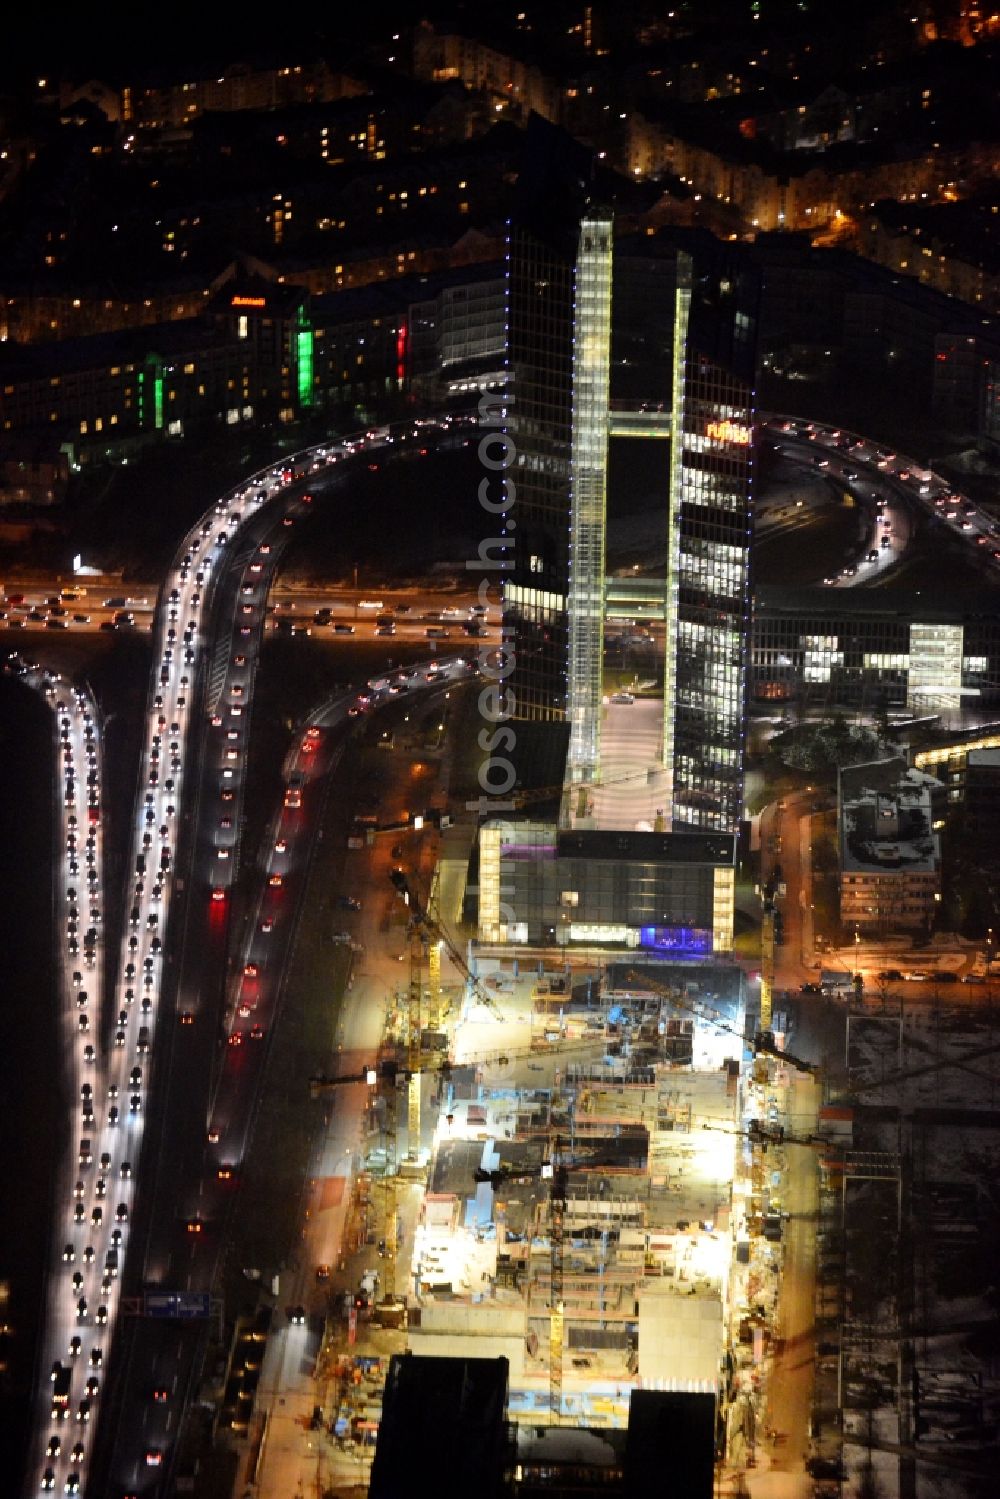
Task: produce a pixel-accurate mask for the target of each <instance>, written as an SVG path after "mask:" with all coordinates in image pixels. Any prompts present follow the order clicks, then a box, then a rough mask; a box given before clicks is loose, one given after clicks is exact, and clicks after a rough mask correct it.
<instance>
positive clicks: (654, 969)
mask: <svg viewBox="0 0 1000 1499" xmlns="http://www.w3.org/2000/svg"><path fill="white" fill-rule="evenodd" d="M393 879H394V883H395V884H396V887H397V891H398V894H399V896H400V898H401V899H402V900H403V901H404V902H405V903H406V906H407V912H408V931H409V939H410V976H409V984H408V987H407V989H406V990H405V992H404V991H400V992H399V994H398V995H397V996H396V998H395V1001H394V1002H393V1003H391V1004H390V1006H389V1009H388V1013H387V1022H386V1029H385V1034H384V1040H383V1043H382V1046H381V1048H380V1052H379V1055H378V1058H377V1061H376V1064H375V1067H374V1069H373V1077H374V1075H377V1082H376V1084H375V1086H374V1087H373V1089H372V1102H371V1106H370V1111H369V1118H368V1132H367V1145H366V1150H365V1156H364V1169H363V1170H362V1171H360V1172H359V1173H358V1175H357V1177H356V1179H355V1182H354V1207H355V1211H354V1215H353V1218H352V1220H351V1223H350V1224H349V1229H348V1235H347V1238H348V1250H350V1249H351V1248H353V1249H354V1250H355V1252H356V1253H357V1254H358V1255H359V1256H360V1257H361V1258H363V1256H364V1249H365V1247H366V1246H370V1245H371V1244H372V1243H374V1245H375V1250H376V1256H377V1259H376V1263H377V1271H376V1272H375V1274H374V1275H372V1273H371V1272H369V1273H368V1276H367V1278H366V1279H365V1280H364V1285H365V1287H366V1288H367V1291H366V1292H365V1293H364V1294H362V1295H361V1296H360V1297H355V1298H353V1300H352V1301H351V1306H350V1308H349V1309H348V1308H347V1306H346V1300H345V1311H346V1313H347V1316H348V1318H349V1320H350V1327H349V1338H348V1343H349V1346H351V1347H353V1348H355V1349H356V1350H357V1352H358V1353H359V1354H364V1355H375V1354H377V1353H378V1352H379V1351H381V1353H382V1354H385V1353H387V1352H389V1351H394V1350H398V1349H401V1348H404V1347H405V1348H406V1349H407V1350H409V1351H410V1352H411V1353H412V1354H413V1355H415V1356H421V1355H424V1356H430V1357H434V1358H440V1359H447V1360H454V1359H468V1358H477V1359H484V1358H487V1359H489V1358H497V1359H499V1358H502V1359H504V1360H506V1365H507V1368H508V1371H509V1376H508V1377H509V1411H510V1416H511V1417H512V1418H516V1419H518V1420H523V1421H528V1422H531V1423H533V1424H534V1425H536V1426H552V1425H556V1426H564V1427H580V1428H590V1429H593V1428H605V1429H608V1430H613V1429H615V1428H623V1427H625V1426H626V1425H627V1423H628V1419H629V1407H630V1400H631V1397H632V1395H633V1393H634V1392H635V1391H636V1390H639V1389H642V1390H647V1391H650V1390H653V1391H669V1392H698V1393H701V1394H703V1395H706V1396H708V1397H710V1398H711V1399H712V1400H713V1402H714V1407H715V1411H716V1429H715V1438H714V1444H713V1449H714V1450H713V1456H714V1457H715V1458H716V1459H717V1460H718V1459H723V1460H724V1459H725V1458H726V1457H727V1455H729V1456H731V1457H732V1459H733V1460H734V1461H736V1462H738V1463H740V1464H745V1463H750V1464H752V1463H753V1462H754V1461H755V1456H754V1454H755V1452H756V1449H757V1447H758V1444H759V1443H760V1442H761V1441H762V1438H763V1432H764V1430H765V1426H766V1420H765V1403H766V1379H765V1371H766V1366H767V1361H768V1358H769V1356H770V1354H771V1352H772V1349H773V1344H774V1338H775V1331H774V1328H775V1315H776V1305H777V1297H778V1287H779V1279H780V1276H779V1272H780V1268H781V1252H782V1226H783V1222H784V1221H785V1220H786V1218H787V1216H788V1212H787V1209H786V1207H785V1204H784V1200H783V1181H784V1162H785V1157H786V1153H787V1152H788V1151H789V1149H791V1148H794V1146H795V1145H796V1144H797V1143H801V1145H802V1146H804V1147H807V1149H806V1153H807V1154H808V1155H809V1157H810V1159H812V1158H814V1157H815V1155H816V1153H817V1152H816V1150H815V1148H814V1147H815V1146H817V1145H818V1144H819V1143H820V1135H819V1133H817V1129H818V1127H819V1114H820V1090H819V1088H818V1087H817V1086H816V1084H815V1081H814V1078H813V1073H814V1070H815V1069H814V1068H813V1067H812V1066H811V1065H810V1064H807V1063H805V1062H800V1061H799V1060H798V1059H797V1058H794V1057H791V1056H790V1055H789V1054H788V1052H787V1051H786V1050H784V1049H783V1037H782V1035H781V1033H780V1032H777V1033H775V1032H774V1031H773V1030H771V1029H770V1028H769V1029H767V1030H763V1029H761V1024H760V1005H759V998H758V997H757V996H756V994H755V995H754V997H753V1003H752V1006H749V1005H748V993H747V984H746V980H745V977H744V975H743V973H742V972H741V970H740V969H739V968H738V967H737V966H735V965H732V964H726V963H713V962H706V963H702V964H697V965H693V964H680V963H678V964H669V963H662V962H661V963H650V962H649V961H648V960H647V959H645V958H644V959H643V961H642V963H641V965H639V966H636V965H630V964H629V963H628V962H626V961H624V960H623V961H619V962H616V963H612V964H608V963H607V961H606V955H604V958H603V959H601V958H600V955H598V954H574V961H573V963H572V964H566V965H564V966H560V967H559V968H558V969H557V970H556V969H553V968H551V967H549V968H546V966H545V963H544V962H543V961H541V960H538V959H536V960H534V961H533V962H532V961H526V959H525V955H524V954H523V952H522V953H521V954H520V955H519V956H516V957H513V956H511V955H509V954H505V953H504V952H502V951H494V952H487V951H480V952H478V953H477V955H476V958H475V960H474V961H475V972H473V970H472V968H471V967H470V966H469V963H468V961H467V960H466V957H465V956H464V955H463V954H462V953H461V952H459V951H458V949H457V948H456V946H455V944H454V943H453V942H452V941H451V940H450V938H449V937H448V936H447V934H446V933H445V931H444V930H443V928H442V926H441V925H440V923H439V922H438V921H437V920H436V919H435V917H434V916H433V915H432V914H431V912H430V911H429V910H427V909H425V907H424V906H423V904H422V903H421V901H420V899H419V897H418V896H417V894H416V893H415V892H414V890H413V889H412V888H410V885H409V884H408V882H407V879H406V876H405V875H403V874H402V873H401V872H397V873H396V874H395V875H394V876H393ZM442 957H443V958H444V962H445V965H446V972H447V974H448V981H447V982H445V983H442ZM550 962H551V958H550ZM456 968H457V969H458V974H457V975H456V974H455V972H454V970H455V969H456ZM526 970H527V971H526ZM456 977H458V978H460V979H461V980H464V982H463V983H461V984H460V985H459V986H456V984H455V982H454V980H455V978H456ZM748 1012H749V1013H748ZM789 1077H794V1078H796V1079H797V1080H798V1081H799V1083H800V1084H801V1085H802V1090H801V1096H800V1097H799V1098H798V1106H797V1112H796V1121H795V1122H796V1129H797V1130H798V1131H799V1132H800V1133H801V1141H800V1142H799V1140H798V1138H797V1136H795V1135H793V1132H792V1130H791V1129H790V1128H789V1125H788V1123H787V1120H786V1103H787V1099H786V1096H785V1095H786V1092H787V1088H788V1082H789ZM335 1085H336V1084H334V1083H333V1082H332V1081H331V1082H330V1083H329V1084H328V1083H327V1080H325V1079H316V1080H315V1082H314V1086H315V1087H316V1089H317V1091H322V1090H323V1089H324V1088H325V1087H326V1086H331V1087H332V1086H335ZM369 1253H370V1250H369ZM347 1299H350V1298H347ZM358 1302H360V1303H361V1304H360V1305H358V1304H357V1303H358ZM342 1332H343V1329H342V1328H341V1330H340V1332H339V1333H338V1332H337V1330H336V1328H331V1333H332V1334H333V1338H332V1341H333V1343H334V1344H337V1345H338V1346H341V1345H342V1343H343V1338H342ZM345 1414H346V1410H345V1412H344V1413H342V1415H341V1419H343V1418H344V1415H345Z"/></svg>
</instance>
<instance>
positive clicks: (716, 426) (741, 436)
mask: <svg viewBox="0 0 1000 1499" xmlns="http://www.w3.org/2000/svg"><path fill="white" fill-rule="evenodd" d="M705 435H706V437H711V438H713V439H714V440H715V441H716V442H734V443H738V444H739V446H740V447H742V448H746V447H749V445H750V428H749V427H746V426H744V425H743V423H742V422H731V421H729V420H728V419H727V420H726V421H722V422H709V424H708V426H707V427H706V428H705Z"/></svg>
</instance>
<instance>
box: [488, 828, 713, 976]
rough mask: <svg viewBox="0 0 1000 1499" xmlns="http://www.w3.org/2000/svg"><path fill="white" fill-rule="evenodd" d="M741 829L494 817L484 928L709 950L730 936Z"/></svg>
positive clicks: (564, 940)
mask: <svg viewBox="0 0 1000 1499" xmlns="http://www.w3.org/2000/svg"><path fill="white" fill-rule="evenodd" d="M734 886H735V838H734V837H733V836H732V835H730V834H727V833H653V832H649V833H646V832H621V831H612V830H601V829H589V830H583V831H579V832H577V831H560V830H558V829H556V828H555V827H554V826H553V825H552V824H551V823H541V822H503V821H500V820H490V821H488V822H486V823H484V825H483V826H482V828H481V829H480V833H479V937H480V941H481V942H484V943H503V944H508V943H509V944H516V945H522V944H523V945H526V946H531V947H539V946H540V947H545V946H558V947H565V948H574V947H576V948H583V947H609V948H626V949H634V950H637V951H638V950H642V951H646V952H650V953H657V954H659V955H661V956H676V957H682V958H705V957H711V955H712V954H713V953H725V952H729V951H731V950H732V945H733V894H734Z"/></svg>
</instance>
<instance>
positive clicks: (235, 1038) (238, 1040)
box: [229, 1031, 243, 1046]
mask: <svg viewBox="0 0 1000 1499" xmlns="http://www.w3.org/2000/svg"><path fill="white" fill-rule="evenodd" d="M229 1045H230V1046H242V1045H243V1032H242V1031H232V1032H231V1033H230V1036H229Z"/></svg>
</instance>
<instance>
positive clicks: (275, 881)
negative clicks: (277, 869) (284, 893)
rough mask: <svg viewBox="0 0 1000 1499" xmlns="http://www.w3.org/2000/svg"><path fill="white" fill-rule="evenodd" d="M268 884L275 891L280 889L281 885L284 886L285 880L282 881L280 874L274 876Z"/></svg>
mask: <svg viewBox="0 0 1000 1499" xmlns="http://www.w3.org/2000/svg"><path fill="white" fill-rule="evenodd" d="M267 883H268V884H269V885H271V886H272V887H273V888H274V889H278V888H279V887H280V886H281V885H283V884H284V880H283V879H282V877H281V875H280V874H272V875H271V877H270V879H269V880H268V882H267Z"/></svg>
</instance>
